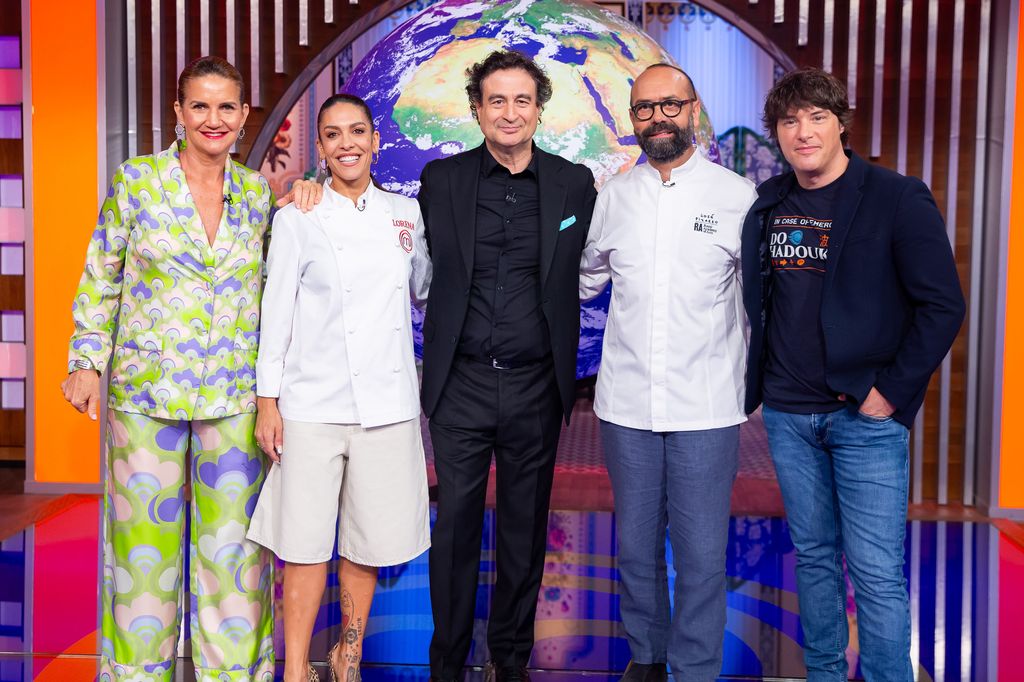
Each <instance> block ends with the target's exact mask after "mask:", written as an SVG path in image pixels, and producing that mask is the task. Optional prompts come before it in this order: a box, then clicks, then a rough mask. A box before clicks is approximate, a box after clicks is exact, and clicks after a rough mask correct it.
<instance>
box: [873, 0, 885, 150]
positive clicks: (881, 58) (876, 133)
mask: <svg viewBox="0 0 1024 682" xmlns="http://www.w3.org/2000/svg"><path fill="white" fill-rule="evenodd" d="M885 5H886V2H885V0H878V3H877V4H876V5H875V69H874V83H873V86H874V87H873V88H872V93H871V156H872V157H875V158H878V157H879V156H881V155H882V85H883V83H884V82H885Z"/></svg>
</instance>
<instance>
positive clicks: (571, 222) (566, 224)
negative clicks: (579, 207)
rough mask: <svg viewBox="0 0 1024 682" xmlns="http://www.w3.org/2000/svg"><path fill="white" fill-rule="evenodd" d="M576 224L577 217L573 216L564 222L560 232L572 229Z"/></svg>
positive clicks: (559, 229)
mask: <svg viewBox="0 0 1024 682" xmlns="http://www.w3.org/2000/svg"><path fill="white" fill-rule="evenodd" d="M575 224H576V216H574V215H571V216H569V217H568V218H566V219H565V220H563V221H562V224H561V225H559V226H558V231H559V232H561V231H562V230H564V229H565V228H567V227H572V226H573V225H575Z"/></svg>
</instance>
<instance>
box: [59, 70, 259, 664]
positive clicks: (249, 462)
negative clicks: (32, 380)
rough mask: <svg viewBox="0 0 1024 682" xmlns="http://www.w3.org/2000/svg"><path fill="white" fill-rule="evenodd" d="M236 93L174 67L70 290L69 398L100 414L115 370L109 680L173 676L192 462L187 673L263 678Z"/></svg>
mask: <svg viewBox="0 0 1024 682" xmlns="http://www.w3.org/2000/svg"><path fill="white" fill-rule="evenodd" d="M243 99H244V84H243V81H242V77H241V75H240V74H239V72H238V70H237V69H235V68H234V67H233V66H231V65H230V64H228V63H227V62H225V61H224V60H222V59H219V58H216V57H203V58H201V59H199V60H196V61H195V62H193V63H192V64H190V65H189V66H188V67H187V68H186V69H185V70H184V71H183V72H182V73H181V75H180V77H179V79H178V96H177V102H175V105H174V110H175V113H176V115H177V119H178V125H177V126H176V128H175V131H176V133H177V135H178V139H177V140H176V141H175V143H174V144H172V145H171V146H170V147H169V148H168V149H167V150H165V151H162V152H160V153H158V154H154V155H151V156H142V157H138V158H134V159H130V160H128V161H126V162H124V163H123V164H121V166H120V167H119V168H118V169H117V172H116V173H115V174H114V178H113V180H112V182H111V184H110V190H109V191H108V192H107V196H106V199H105V201H104V202H103V206H102V208H101V209H100V216H99V222H98V225H97V227H96V230H95V232H93V235H92V241H91V242H90V244H89V251H88V256H87V258H86V263H85V272H84V273H83V274H82V280H81V283H80V285H79V287H78V293H77V294H76V296H75V301H74V307H73V314H74V320H75V328H76V329H75V334H74V336H72V338H71V347H70V357H69V376H68V379H67V380H66V381H65V382H64V385H63V389H64V393H65V397H66V398H67V399H68V400H69V401H70V402H71V403H72V404H73V405H74V406H75V407H76V408H78V409H79V410H80V411H82V412H89V414H90V416H92V418H93V419H95V418H96V409H97V403H98V401H99V395H100V377H101V375H106V376H107V377H108V378H109V396H110V402H109V412H108V415H109V418H108V423H107V453H106V454H107V458H108V472H109V475H108V478H107V483H106V499H105V516H104V547H103V563H104V569H103V607H104V609H103V627H102V630H103V638H102V641H103V650H102V659H101V664H100V666H101V667H100V676H99V679H100V680H103V681H107V680H133V681H134V680H138V681H148V680H170V679H172V677H173V674H174V660H175V656H176V649H177V641H178V631H179V627H180V621H181V609H180V604H181V597H180V593H181V586H182V547H183V546H184V544H185V543H184V542H183V535H184V529H185V523H184V518H185V515H184V503H185V494H184V485H185V481H186V480H188V479H189V478H190V479H191V486H192V496H191V497H192V508H191V512H192V513H191V523H190V524H189V534H190V536H189V538H188V547H189V551H190V561H189V566H190V568H191V575H190V576H189V580H190V587H191V589H190V592H191V595H192V603H191V608H190V612H191V632H192V637H193V641H192V652H193V658H194V661H195V667H196V678H197V679H198V680H202V681H205V680H218V681H220V680H231V681H243V680H245V681H248V680H258V681H260V682H264V681H265V682H272V680H273V678H274V651H273V638H272V627H273V613H272V608H271V590H270V588H271V586H272V584H273V578H272V567H271V561H270V554H269V553H268V552H267V551H265V550H264V549H262V548H261V547H260V546H259V545H256V544H255V543H253V542H251V541H249V540H246V538H245V533H246V530H247V529H248V526H249V518H250V515H251V514H252V511H253V507H254V506H255V504H256V498H257V495H258V493H259V490H260V485H261V483H262V481H263V476H264V472H265V461H264V458H263V456H262V455H261V454H260V450H259V447H258V446H257V444H256V442H255V440H254V437H253V427H254V423H255V418H256V414H255V411H256V402H255V393H254V383H255V371H254V365H255V361H256V350H257V348H258V345H259V331H258V330H259V314H260V289H261V284H262V275H263V272H262V253H263V239H264V235H265V233H266V231H267V226H268V219H269V213H270V204H271V192H270V187H269V186H268V185H267V182H266V180H265V179H264V178H263V177H262V176H261V175H260V174H259V173H256V172H255V171H252V170H250V169H248V168H246V167H244V166H242V165H241V164H238V163H236V162H234V161H233V160H231V158H230V156H229V151H230V149H231V146H232V145H233V144H234V143H235V141H236V140H238V139H239V138H241V137H242V136H243V135H244V132H245V131H244V128H243V127H242V126H243V125H244V124H245V119H246V116H247V114H248V111H249V107H248V105H246V104H243ZM108 359H109V363H108ZM190 450H191V459H190V460H187V459H186V453H187V452H188V451H190ZM186 466H191V469H190V472H191V475H190V476H186Z"/></svg>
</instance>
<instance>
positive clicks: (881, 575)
mask: <svg viewBox="0 0 1024 682" xmlns="http://www.w3.org/2000/svg"><path fill="white" fill-rule="evenodd" d="M763 415H764V425H765V429H766V430H767V432H768V445H769V447H770V449H771V453H772V459H773V460H774V462H775V471H776V473H777V475H778V478H779V486H780V487H781V489H782V500H783V502H784V503H785V505H786V517H787V519H788V521H789V530H790V534H791V535H792V538H793V545H794V546H795V547H796V556H797V562H796V578H797V591H798V593H799V598H800V624H801V626H803V631H804V661H805V663H806V664H807V679H808V680H812V681H813V680H846V674H847V664H846V656H845V651H846V646H847V643H848V640H849V631H848V628H847V623H846V580H845V578H844V576H843V557H844V556H845V558H846V567H847V569H848V570H849V572H850V579H851V580H852V581H853V587H854V599H855V601H856V605H857V634H858V639H859V641H860V662H861V671H862V672H863V673H864V678H865V679H866V680H868V681H869V682H873V681H876V680H899V681H900V682H903V681H905V680H913V673H912V669H911V665H910V608H909V601H908V598H907V583H906V578H905V577H904V575H903V561H904V548H903V541H904V537H905V535H906V527H907V525H906V524H907V487H908V484H909V480H908V479H909V472H908V469H909V459H910V457H909V451H908V447H907V444H908V440H909V431H908V430H907V428H906V427H905V426H903V425H902V424H900V423H899V422H897V421H894V420H893V419H892V418H886V419H878V418H875V417H869V416H867V415H864V414H861V413H860V412H858V411H857V409H856V407H852V406H851V407H849V408H843V409H840V410H837V411H835V412H828V413H823V414H790V413H787V412H780V411H778V410H773V409H772V408H770V407H767V406H765V408H764V410H763Z"/></svg>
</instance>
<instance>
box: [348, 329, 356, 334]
mask: <svg viewBox="0 0 1024 682" xmlns="http://www.w3.org/2000/svg"><path fill="white" fill-rule="evenodd" d="M348 333H349V334H355V333H356V330H355V329H349V330H348Z"/></svg>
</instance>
